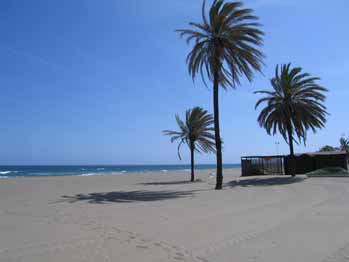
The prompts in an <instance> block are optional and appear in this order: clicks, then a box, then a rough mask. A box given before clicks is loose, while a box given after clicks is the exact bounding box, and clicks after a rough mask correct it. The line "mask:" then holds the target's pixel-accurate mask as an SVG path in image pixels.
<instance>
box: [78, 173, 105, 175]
mask: <svg viewBox="0 0 349 262" xmlns="http://www.w3.org/2000/svg"><path fill="white" fill-rule="evenodd" d="M101 175H102V174H101V173H86V174H81V175H79V176H101Z"/></svg>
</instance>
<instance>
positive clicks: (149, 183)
mask: <svg viewBox="0 0 349 262" xmlns="http://www.w3.org/2000/svg"><path fill="white" fill-rule="evenodd" d="M202 182H203V181H202V180H201V179H197V180H195V181H194V182H190V181H188V180H183V181H166V182H148V183H139V184H137V185H143V186H168V185H186V184H196V183H202Z"/></svg>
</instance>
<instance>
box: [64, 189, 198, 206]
mask: <svg viewBox="0 0 349 262" xmlns="http://www.w3.org/2000/svg"><path fill="white" fill-rule="evenodd" d="M194 192H195V191H115V192H102V193H88V194H76V195H74V196H62V199H61V200H60V201H58V202H68V203H76V202H79V201H86V202H88V203H90V204H106V203H130V202H150V201H160V200H167V199H173V198H182V197H188V196H193V195H194Z"/></svg>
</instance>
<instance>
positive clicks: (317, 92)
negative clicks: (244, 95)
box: [255, 64, 328, 155]
mask: <svg viewBox="0 0 349 262" xmlns="http://www.w3.org/2000/svg"><path fill="white" fill-rule="evenodd" d="M317 80H319V78H317V77H312V76H310V75H309V74H308V73H302V68H300V67H295V68H291V64H287V65H282V66H281V70H279V66H277V67H276V72H275V77H274V78H273V79H271V85H272V87H273V90H272V91H267V90H265V91H257V92H255V93H259V94H263V95H265V97H263V98H261V99H259V100H258V102H257V103H256V106H255V107H256V108H257V107H258V106H259V105H260V104H262V103H266V106H265V107H264V108H263V109H262V111H261V112H260V115H259V117H258V122H259V125H260V126H261V127H264V128H265V129H266V131H267V133H268V134H272V135H275V134H276V132H277V131H278V132H279V133H280V134H281V135H282V136H283V137H284V139H285V140H286V142H288V144H289V145H290V154H291V155H293V154H294V152H293V140H294V136H296V137H297V138H298V141H299V142H300V141H303V142H304V143H305V142H306V132H307V130H309V129H311V130H312V131H313V132H315V131H316V129H317V128H322V127H324V125H325V123H326V115H327V114H328V113H327V112H326V107H325V106H324V105H323V102H324V101H325V99H326V97H325V95H324V94H323V93H324V92H327V89H326V88H325V87H322V86H320V85H318V84H317V83H316V81H317ZM287 136H288V138H287ZM296 142H297V141H296Z"/></svg>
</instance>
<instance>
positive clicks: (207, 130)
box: [163, 107, 215, 159]
mask: <svg viewBox="0 0 349 262" xmlns="http://www.w3.org/2000/svg"><path fill="white" fill-rule="evenodd" d="M176 122H177V124H178V127H179V129H180V130H179V131H171V130H164V131H163V133H164V134H165V135H168V136H170V137H171V142H174V141H177V140H178V141H179V144H178V148H177V151H178V152H177V153H178V157H179V159H181V155H180V148H181V146H182V145H183V144H187V146H188V147H190V145H191V144H193V145H194V149H195V150H196V151H197V152H204V153H211V152H215V140H214V135H213V133H212V132H213V131H214V128H213V116H212V115H211V114H209V113H208V112H207V111H206V110H204V109H202V108H201V107H194V108H193V109H189V110H187V111H186V112H185V120H184V121H183V120H181V119H180V117H179V116H178V115H176Z"/></svg>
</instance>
